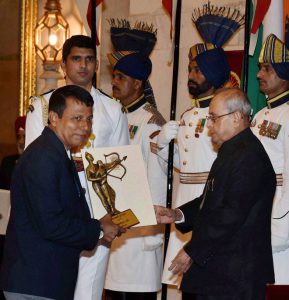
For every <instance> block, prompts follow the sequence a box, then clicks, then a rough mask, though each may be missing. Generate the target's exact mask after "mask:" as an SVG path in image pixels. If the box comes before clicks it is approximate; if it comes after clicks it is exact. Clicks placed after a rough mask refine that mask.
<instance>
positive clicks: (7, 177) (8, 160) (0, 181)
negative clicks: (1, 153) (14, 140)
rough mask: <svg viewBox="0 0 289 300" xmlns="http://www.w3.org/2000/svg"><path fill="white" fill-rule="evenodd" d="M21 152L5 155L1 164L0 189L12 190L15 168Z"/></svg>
mask: <svg viewBox="0 0 289 300" xmlns="http://www.w3.org/2000/svg"><path fill="white" fill-rule="evenodd" d="M19 157H20V155H19V154H14V155H9V156H5V157H4V158H3V159H2V162H1V166H0V189H4V190H10V183H11V177H12V173H13V170H14V168H15V166H16V163H17V161H18V159H19Z"/></svg>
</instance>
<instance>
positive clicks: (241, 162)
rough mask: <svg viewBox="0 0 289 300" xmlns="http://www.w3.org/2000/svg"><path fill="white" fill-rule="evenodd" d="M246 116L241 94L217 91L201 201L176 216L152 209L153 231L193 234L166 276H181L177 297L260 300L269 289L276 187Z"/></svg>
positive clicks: (247, 111)
mask: <svg viewBox="0 0 289 300" xmlns="http://www.w3.org/2000/svg"><path fill="white" fill-rule="evenodd" d="M250 114H251V106H250V103H249V101H248V99H247V96H246V95H245V94H244V93H243V92H242V91H241V90H239V89H222V90H220V91H218V92H217V93H216V95H215V97H214V98H213V99H212V101H211V103H210V107H209V115H208V116H207V120H208V123H207V126H208V129H209V132H210V135H211V138H212V142H213V143H214V144H216V146H217V147H218V149H219V150H218V156H217V158H216V160H215V161H214V163H213V165H212V168H211V170H210V173H209V176H208V180H207V182H206V185H205V188H204V191H203V194H202V195H201V196H200V197H198V198H196V199H194V200H192V201H190V202H188V203H187V204H184V205H182V206H180V207H179V208H176V209H169V208H164V207H160V206H158V207H156V215H157V220H158V222H159V223H173V222H176V223H177V224H176V227H177V229H178V230H180V231H181V232H190V231H193V235H192V238H191V240H190V241H189V242H188V243H187V244H186V245H185V246H184V247H183V249H181V250H180V252H179V253H178V254H177V256H176V257H175V259H174V260H173V261H172V264H171V266H170V270H171V271H172V272H173V273H175V274H183V280H182V284H181V290H182V291H183V292H185V293H188V294H189V293H191V297H193V296H195V298H194V299H196V300H244V299H246V300H264V299H265V287H266V283H268V282H269V283H272V282H274V270H273V259H272V249H271V231H270V223H271V210H272V199H273V196H274V192H275V185H276V181H275V174H274V170H273V167H272V164H271V162H270V159H269V157H268V155H267V153H266V152H265V150H264V148H263V146H262V144H261V143H260V142H259V140H258V139H257V138H256V137H255V136H254V134H253V133H252V132H251V130H250V128H249V119H250ZM260 270H262V271H261V272H260ZM192 299H193V298H192Z"/></svg>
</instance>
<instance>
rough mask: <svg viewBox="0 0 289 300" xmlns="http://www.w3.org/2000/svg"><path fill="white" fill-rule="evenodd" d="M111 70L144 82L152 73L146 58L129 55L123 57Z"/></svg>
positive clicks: (150, 63)
mask: <svg viewBox="0 0 289 300" xmlns="http://www.w3.org/2000/svg"><path fill="white" fill-rule="evenodd" d="M113 70H119V71H120V72H122V73H124V74H125V75H128V76H130V77H132V78H135V79H138V80H143V81H146V80H147V79H148V77H149V76H150V74H151V71H152V62H151V60H150V59H149V57H147V56H144V55H142V54H140V53H131V54H128V55H125V56H123V57H122V58H121V59H120V60H119V61H118V62H117V63H116V64H115V66H114V68H113Z"/></svg>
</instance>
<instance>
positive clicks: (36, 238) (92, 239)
mask: <svg viewBox="0 0 289 300" xmlns="http://www.w3.org/2000/svg"><path fill="white" fill-rule="evenodd" d="M99 233H100V226H99V222H98V221H97V220H93V219H91V218H90V213H89V209H88V206H87V203H86V200H85V197H84V194H83V191H82V188H81V185H80V182H79V178H78V175H77V172H76V169H75V166H74V164H73V163H72V161H71V160H70V159H69V158H68V155H67V152H66V150H65V148H64V146H63V144H62V142H61V141H60V140H59V139H58V138H57V136H56V135H55V134H54V132H53V131H52V130H50V129H49V128H48V127H46V128H45V129H44V130H43V132H42V135H41V136H40V137H39V138H38V139H36V140H35V141H34V142H33V143H32V144H31V145H30V146H29V147H28V148H27V150H26V151H25V152H24V153H23V155H22V156H21V158H20V160H19V162H18V163H17V166H16V168H15V171H14V174H13V177H12V184H11V216H10V220H9V224H8V229H7V235H6V242H5V248H4V258H3V263H2V270H1V288H2V289H3V290H6V291H9V292H15V293H24V294H30V295H35V296H42V297H47V298H52V299H57V300H69V299H73V294H74V288H75V284H76V279H77V273H78V261H79V254H80V252H81V250H84V249H85V250H90V249H92V248H94V247H95V245H96V243H97V241H98V237H99Z"/></svg>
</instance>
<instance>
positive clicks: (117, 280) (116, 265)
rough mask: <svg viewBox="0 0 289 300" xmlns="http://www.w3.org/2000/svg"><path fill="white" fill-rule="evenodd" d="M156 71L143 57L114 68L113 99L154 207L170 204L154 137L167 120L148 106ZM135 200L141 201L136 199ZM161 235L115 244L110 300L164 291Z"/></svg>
mask: <svg viewBox="0 0 289 300" xmlns="http://www.w3.org/2000/svg"><path fill="white" fill-rule="evenodd" d="M151 69H152V64H151V61H150V59H149V58H148V57H147V56H145V55H144V54H140V53H130V54H127V55H125V56H123V57H121V58H120V59H119V60H118V61H117V62H116V64H115V65H114V66H113V79H112V90H113V96H114V97H116V98H117V99H119V100H120V101H121V103H122V104H123V106H124V109H125V110H126V111H127V117H128V123H129V132H130V144H140V145H141V149H142V154H143V158H144V161H145V165H146V170H147V177H148V182H149V187H150V191H151V195H152V199H153V203H154V204H158V203H163V204H164V205H165V202H166V182H167V179H166V174H165V172H163V170H162V169H161V167H160V166H159V164H158V161H157V155H156V154H155V153H154V152H155V150H156V137H157V134H158V132H159V129H160V128H161V126H162V125H163V124H164V123H165V120H164V118H163V117H162V116H161V114H160V113H159V112H158V111H157V109H156V108H155V107H154V106H153V105H152V104H151V103H149V102H148V101H147V98H146V97H145V94H144V86H145V82H146V81H147V79H148V77H149V75H150V73H151ZM136 200H137V199H136ZM162 244H163V229H162V227H159V226H157V225H155V226H145V227H140V228H133V229H130V230H127V234H126V235H125V236H123V237H120V238H118V239H117V241H115V243H112V247H111V250H112V251H111V255H110V258H109V264H108V271H107V276H106V281H105V289H106V295H107V296H108V297H109V299H111V300H133V299H138V300H156V299H157V291H159V290H160V289H161V274H162V264H163V253H162V252H163V249H162Z"/></svg>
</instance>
